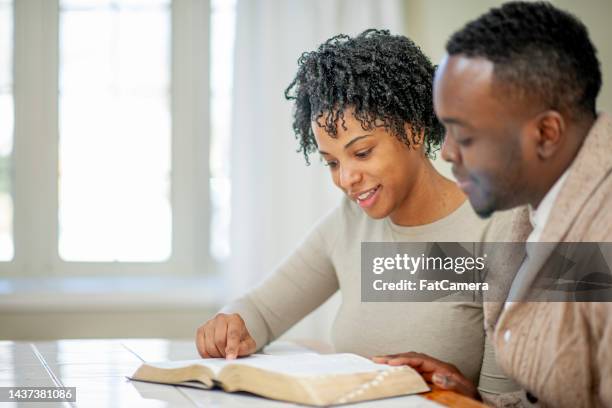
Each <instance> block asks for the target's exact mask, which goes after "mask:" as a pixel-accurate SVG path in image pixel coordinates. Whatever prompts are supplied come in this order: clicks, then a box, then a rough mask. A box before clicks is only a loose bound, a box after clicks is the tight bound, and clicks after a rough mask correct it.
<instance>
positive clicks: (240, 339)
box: [196, 313, 257, 360]
mask: <svg viewBox="0 0 612 408" xmlns="http://www.w3.org/2000/svg"><path fill="white" fill-rule="evenodd" d="M196 346H197V347H198V353H200V356H202V357H203V358H211V357H225V358H227V359H228V360H232V359H235V358H236V357H238V356H248V355H250V354H253V353H254V352H255V350H257V346H256V345H255V340H253V338H252V337H251V335H250V334H249V331H248V330H247V328H246V325H245V324H244V320H242V317H240V315H239V314H236V313H234V314H229V315H228V314H223V313H219V314H218V315H216V316H215V317H214V318H212V319H210V320H209V321H207V322H206V323H204V325H202V326H200V327H199V328H198V331H197V333H196Z"/></svg>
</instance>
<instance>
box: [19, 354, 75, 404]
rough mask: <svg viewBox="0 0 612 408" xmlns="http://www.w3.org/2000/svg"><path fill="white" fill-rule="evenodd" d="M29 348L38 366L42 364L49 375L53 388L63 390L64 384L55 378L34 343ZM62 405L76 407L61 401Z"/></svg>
mask: <svg viewBox="0 0 612 408" xmlns="http://www.w3.org/2000/svg"><path fill="white" fill-rule="evenodd" d="M30 348H31V349H32V352H33V353H34V355H35V356H36V358H37V359H38V361H39V362H40V364H42V366H43V368H44V369H45V371H47V374H49V377H51V381H53V383H54V384H55V386H56V387H62V388H63V387H64V384H63V383H62V381H61V380H60V379H59V378H57V376H56V375H55V373H54V372H53V370H51V367H49V364H47V361H46V360H45V358H44V357H43V355H42V353H41V352H40V351H39V350H38V347H36V345H35V344H34V343H30ZM63 403H64V406H68V407H76V405H74V404H73V403H72V402H68V401H63Z"/></svg>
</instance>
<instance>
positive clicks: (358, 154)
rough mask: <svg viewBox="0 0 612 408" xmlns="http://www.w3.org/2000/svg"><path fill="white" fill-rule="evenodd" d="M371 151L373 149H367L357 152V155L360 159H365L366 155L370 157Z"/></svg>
mask: <svg viewBox="0 0 612 408" xmlns="http://www.w3.org/2000/svg"><path fill="white" fill-rule="evenodd" d="M370 153H372V149H367V150H362V151H359V152H357V153H355V156H357V157H359V158H360V159H363V158H365V157H368V156H369V155H370Z"/></svg>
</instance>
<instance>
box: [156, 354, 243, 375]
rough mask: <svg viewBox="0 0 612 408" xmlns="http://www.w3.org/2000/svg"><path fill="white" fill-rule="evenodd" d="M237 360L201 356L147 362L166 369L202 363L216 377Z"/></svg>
mask: <svg viewBox="0 0 612 408" xmlns="http://www.w3.org/2000/svg"><path fill="white" fill-rule="evenodd" d="M246 358H250V357H246ZM235 361H237V360H226V359H224V358H200V359H197V360H179V361H158V362H154V363H150V362H147V363H145V364H146V365H149V366H151V367H157V368H164V369H173V368H183V367H189V366H192V365H201V366H204V367H208V368H210V369H211V371H212V372H213V374H214V376H215V377H216V376H217V374H219V372H220V371H221V369H222V368H223V367H225V366H226V365H228V364H232V363H234V362H235Z"/></svg>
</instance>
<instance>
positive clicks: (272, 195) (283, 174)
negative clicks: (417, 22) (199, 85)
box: [229, 0, 404, 335]
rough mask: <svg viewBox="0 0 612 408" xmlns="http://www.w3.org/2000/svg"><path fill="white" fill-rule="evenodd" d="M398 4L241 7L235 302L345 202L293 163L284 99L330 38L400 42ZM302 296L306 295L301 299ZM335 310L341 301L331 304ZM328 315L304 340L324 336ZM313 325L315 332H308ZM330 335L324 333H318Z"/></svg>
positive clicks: (345, 1)
mask: <svg viewBox="0 0 612 408" xmlns="http://www.w3.org/2000/svg"><path fill="white" fill-rule="evenodd" d="M403 16H404V10H403V7H402V1H401V0H238V5H237V20H236V29H237V32H236V45H235V58H234V64H235V71H234V90H233V113H232V147H231V152H232V153H231V155H232V157H231V159H232V166H231V178H232V228H231V251H232V256H231V261H230V270H229V273H230V276H231V281H232V289H233V290H234V293H232V296H236V295H238V294H240V293H242V292H244V291H245V290H248V289H249V288H250V287H252V286H253V285H255V284H257V283H259V282H260V281H261V280H262V279H263V277H265V276H266V275H267V274H269V273H271V272H272V271H273V270H274V267H275V266H276V265H278V264H279V263H280V262H281V261H282V259H283V258H284V257H286V256H287V255H288V254H289V253H290V252H291V251H292V250H293V249H294V248H295V247H296V246H297V245H298V244H299V243H300V241H301V240H302V239H303V237H304V236H305V234H306V233H307V232H308V231H309V230H310V228H312V226H313V225H314V224H315V223H316V221H317V220H318V219H319V218H320V217H321V216H323V215H324V214H325V213H327V212H328V211H330V210H331V209H332V208H333V207H334V206H335V205H337V204H338V202H339V200H340V197H341V193H340V191H339V190H337V188H336V187H335V186H334V185H333V184H332V182H331V178H330V176H329V174H328V171H327V168H326V167H324V166H323V165H322V164H321V163H320V161H319V159H318V157H316V156H313V157H312V160H311V161H312V164H311V166H309V167H307V166H306V165H305V163H304V159H303V157H302V155H301V153H300V154H298V153H296V149H297V147H298V144H297V142H296V140H295V138H294V135H293V130H292V127H291V123H292V117H291V108H292V104H291V103H290V102H289V101H286V100H285V98H284V96H283V92H284V90H285V88H286V87H287V85H288V84H289V83H290V82H291V80H292V79H293V77H294V75H295V73H296V71H297V59H298V58H299V56H300V55H301V54H302V53H303V52H304V51H311V50H314V49H316V48H317V47H318V45H319V44H320V43H322V42H323V41H325V40H326V39H328V38H329V37H331V36H333V35H336V34H339V33H345V34H350V35H356V34H358V33H360V32H362V31H363V30H365V29H368V28H380V29H389V30H391V32H392V33H397V34H401V33H403V31H404V30H403ZM304 295H305V296H307V294H304ZM336 303H337V301H336ZM333 308H334V307H333V306H329V307H328V309H329V310H327V311H325V312H320V313H321V314H323V315H325V316H323V317H322V318H321V319H317V320H318V321H319V322H321V321H323V322H324V323H320V324H318V325H317V326H318V327H315V326H313V325H312V324H311V325H310V326H309V329H308V332H309V333H310V334H312V333H313V330H314V331H323V330H326V329H325V328H324V327H323V326H327V325H328V321H329V319H330V317H329V315H331V314H333V312H332V311H331V310H332V309H333ZM313 324H314V323H313ZM324 335H326V333H324Z"/></svg>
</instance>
